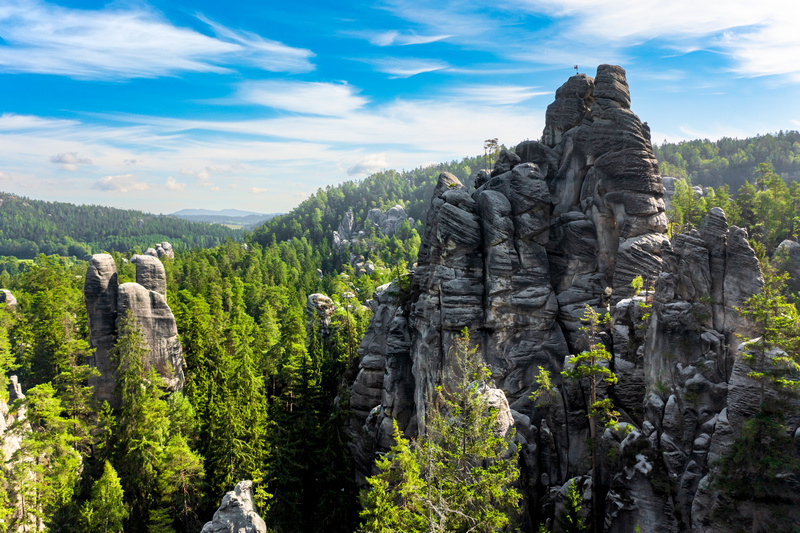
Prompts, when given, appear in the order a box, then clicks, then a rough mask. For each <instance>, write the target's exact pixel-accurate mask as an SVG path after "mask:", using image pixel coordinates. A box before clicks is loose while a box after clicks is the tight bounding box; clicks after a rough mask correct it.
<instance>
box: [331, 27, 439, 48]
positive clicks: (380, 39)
mask: <svg viewBox="0 0 800 533" xmlns="http://www.w3.org/2000/svg"><path fill="white" fill-rule="evenodd" d="M347 35H351V36H353V37H358V38H361V39H366V40H367V41H369V43H370V44H372V45H374V46H409V45H415V44H429V43H435V42H438V41H443V40H445V39H447V38H448V37H451V35H448V34H436V35H420V34H418V33H416V32H414V31H398V30H387V31H351V32H347Z"/></svg>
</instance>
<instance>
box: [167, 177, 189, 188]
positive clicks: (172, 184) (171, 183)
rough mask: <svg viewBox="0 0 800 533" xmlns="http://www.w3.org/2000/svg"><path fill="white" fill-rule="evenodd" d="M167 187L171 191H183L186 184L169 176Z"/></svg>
mask: <svg viewBox="0 0 800 533" xmlns="http://www.w3.org/2000/svg"><path fill="white" fill-rule="evenodd" d="M165 187H166V188H167V190H170V191H182V190H184V189H185V188H186V184H185V183H181V182H179V181H178V180H176V179H175V178H173V177H172V176H170V177H169V178H167V183H166V184H165Z"/></svg>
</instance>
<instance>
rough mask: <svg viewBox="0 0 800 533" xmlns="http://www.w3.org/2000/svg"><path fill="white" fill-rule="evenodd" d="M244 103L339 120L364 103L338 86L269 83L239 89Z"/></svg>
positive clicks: (347, 87) (348, 89) (348, 88)
mask: <svg viewBox="0 0 800 533" xmlns="http://www.w3.org/2000/svg"><path fill="white" fill-rule="evenodd" d="M238 96H239V98H240V99H242V100H244V101H245V102H249V103H253V104H258V105H263V106H267V107H272V108H275V109H282V110H284V111H291V112H295V113H305V114H311V115H332V116H340V115H344V114H346V113H350V112H352V111H355V110H356V109H359V108H361V107H363V106H364V105H365V104H366V103H367V100H366V98H364V97H362V96H359V95H358V94H357V91H356V89H355V88H354V87H352V86H350V85H346V84H341V83H318V82H300V81H284V80H269V81H258V82H247V83H243V84H242V85H240V86H239V90H238Z"/></svg>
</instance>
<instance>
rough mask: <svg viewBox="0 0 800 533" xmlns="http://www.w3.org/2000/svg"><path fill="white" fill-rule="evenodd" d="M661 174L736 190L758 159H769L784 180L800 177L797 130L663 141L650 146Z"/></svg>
mask: <svg viewBox="0 0 800 533" xmlns="http://www.w3.org/2000/svg"><path fill="white" fill-rule="evenodd" d="M653 148H654V151H655V154H656V157H657V158H658V162H659V167H660V169H661V174H662V175H663V176H673V177H676V178H684V179H687V178H688V179H690V180H691V182H692V184H693V185H703V186H711V187H720V186H722V185H726V184H727V185H729V186H730V188H731V190H732V191H736V190H738V189H739V187H741V186H742V185H744V182H745V180H749V181H751V182H752V181H753V172H754V171H755V170H756V169H757V168H758V165H759V164H761V163H770V164H771V165H772V167H773V168H774V169H775V172H776V173H778V174H779V175H780V176H781V177H782V178H783V179H784V180H786V181H787V182H789V181H792V180H800V133H798V132H797V131H787V132H783V131H781V132H778V133H775V134H767V135H759V136H756V137H748V138H745V139H732V138H730V137H723V138H722V139H720V140H718V141H714V142H711V141H709V140H708V139H703V140H694V141H683V142H680V143H677V144H675V143H668V142H664V144H661V145H654V146H653Z"/></svg>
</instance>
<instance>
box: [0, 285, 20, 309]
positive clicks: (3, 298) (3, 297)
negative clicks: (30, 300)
mask: <svg viewBox="0 0 800 533" xmlns="http://www.w3.org/2000/svg"><path fill="white" fill-rule="evenodd" d="M0 304H6V305H7V306H8V307H9V308H10V309H14V308H15V307H17V299H16V298H14V295H13V294H11V291H10V290H8V289H0Z"/></svg>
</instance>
